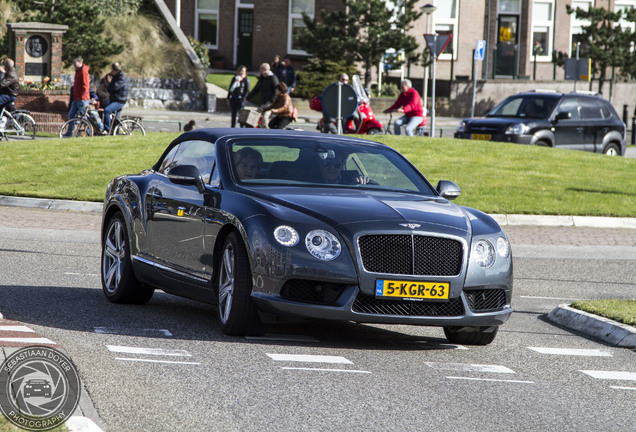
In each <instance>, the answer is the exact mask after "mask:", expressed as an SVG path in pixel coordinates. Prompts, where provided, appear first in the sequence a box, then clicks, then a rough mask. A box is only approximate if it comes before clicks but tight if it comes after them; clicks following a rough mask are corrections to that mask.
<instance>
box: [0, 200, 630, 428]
mask: <svg viewBox="0 0 636 432" xmlns="http://www.w3.org/2000/svg"><path fill="white" fill-rule="evenodd" d="M99 224H100V216H99V215H97V214H84V213H72V212H57V211H44V210H35V209H24V208H9V207H0V312H2V313H3V314H4V316H5V318H6V319H10V320H15V321H19V322H22V323H24V324H25V325H27V326H29V327H30V328H32V329H34V330H35V331H37V332H38V333H39V334H40V335H42V336H44V337H47V338H49V339H51V340H53V341H55V342H57V343H58V344H59V345H60V346H61V347H62V348H63V349H64V350H65V351H66V352H67V353H68V354H69V355H70V356H71V358H72V359H73V361H74V362H75V364H76V365H77V366H78V368H79V370H80V375H81V378H82V381H83V384H84V385H85V387H86V389H87V391H88V394H90V399H91V401H92V403H93V404H94V406H95V409H96V412H97V413H98V414H99V419H96V420H97V421H99V422H100V423H101V425H102V426H103V427H104V429H105V430H108V431H130V430H153V431H162V430H166V431H174V430H224V431H234V430H236V431H239V430H240V431H245V430H257V431H265V430H272V431H280V430H308V431H309V430H311V431H315V430H326V431H331V430H333V431H342V430H354V431H356V430H360V431H362V430H365V431H367V430H400V431H402V430H417V431H428V430H430V431H433V430H435V431H458V430H462V431H464V430H465V431H490V430H493V431H494V430H497V431H501V430H524V431H546V430H558V431H581V430H585V431H603V432H606V431H627V430H634V424H636V351H634V350H628V349H621V348H614V347H610V346H608V345H605V344H603V343H601V342H599V341H596V340H591V339H588V338H585V337H582V336H580V335H577V334H573V333H571V332H570V331H568V330H566V329H562V328H558V327H555V326H554V325H551V324H549V323H548V322H546V321H545V320H544V318H543V316H544V314H545V313H547V312H549V311H550V310H552V309H553V308H554V307H555V306H557V305H558V304H561V303H568V302H569V301H571V300H572V299H577V298H600V297H619V298H633V297H635V296H636V282H635V281H636V267H635V266H634V265H633V262H634V258H636V230H617V229H584V228H539V227H509V228H507V229H506V232H507V233H508V235H509V236H510V239H511V242H512V246H513V254H514V256H515V258H514V259H515V290H514V295H513V308H514V309H515V313H514V314H513V315H512V317H511V319H510V320H509V321H508V322H507V323H506V324H505V325H504V326H503V327H502V329H501V331H500V332H499V335H498V336H497V338H496V339H495V341H494V342H493V344H491V345H489V346H487V347H462V346H453V345H448V344H446V341H445V339H444V338H443V332H442V331H441V330H440V329H436V328H426V327H409V326H386V325H358V324H354V323H350V322H346V323H338V322H336V323H333V322H324V321H296V322H283V321H281V322H277V323H272V324H270V326H269V332H268V335H267V336H268V338H261V339H246V338H230V337H226V336H223V335H222V333H221V332H220V330H219V326H218V323H217V317H216V311H215V310H214V309H213V308H211V307H209V306H207V305H204V304H199V303H195V302H191V301H188V300H183V299H179V298H176V297H172V296H169V295H166V294H163V293H156V294H155V297H153V299H152V300H151V301H150V303H149V304H147V305H145V306H124V305H113V304H110V303H108V302H107V301H106V300H105V299H104V297H103V295H102V293H101V288H100V281H99V263H100V247H99V235H98V229H99ZM299 356H302V357H299Z"/></svg>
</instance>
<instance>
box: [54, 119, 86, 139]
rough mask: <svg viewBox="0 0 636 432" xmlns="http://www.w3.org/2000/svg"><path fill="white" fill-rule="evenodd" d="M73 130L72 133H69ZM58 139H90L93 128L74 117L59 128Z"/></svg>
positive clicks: (84, 121)
mask: <svg viewBox="0 0 636 432" xmlns="http://www.w3.org/2000/svg"><path fill="white" fill-rule="evenodd" d="M71 128H72V129H73V131H72V133H69V131H70V130H71ZM59 136H60V138H70V137H71V136H73V137H91V136H93V126H91V124H90V123H89V122H88V121H86V120H85V119H83V118H79V117H75V118H72V119H70V120H68V121H67V122H66V123H64V124H63V125H62V127H61V128H60V135H59Z"/></svg>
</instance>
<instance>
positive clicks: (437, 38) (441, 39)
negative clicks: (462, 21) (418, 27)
mask: <svg viewBox="0 0 636 432" xmlns="http://www.w3.org/2000/svg"><path fill="white" fill-rule="evenodd" d="M451 36H452V34H450V33H448V34H442V35H438V34H425V35H424V39H425V40H426V45H427V46H428V50H429V51H430V52H431V58H432V59H435V60H437V57H439V55H440V54H441V53H442V52H444V50H445V49H446V45H448V42H450V39H451Z"/></svg>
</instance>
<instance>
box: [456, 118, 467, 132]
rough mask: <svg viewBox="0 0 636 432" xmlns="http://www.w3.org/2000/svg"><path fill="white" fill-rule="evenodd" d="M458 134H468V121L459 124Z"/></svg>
mask: <svg viewBox="0 0 636 432" xmlns="http://www.w3.org/2000/svg"><path fill="white" fill-rule="evenodd" d="M457 132H466V120H462V121H460V122H459V126H457Z"/></svg>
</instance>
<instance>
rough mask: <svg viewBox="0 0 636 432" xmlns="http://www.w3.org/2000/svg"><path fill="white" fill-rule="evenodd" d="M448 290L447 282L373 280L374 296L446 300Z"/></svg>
mask: <svg viewBox="0 0 636 432" xmlns="http://www.w3.org/2000/svg"><path fill="white" fill-rule="evenodd" d="M449 291H450V284H449V283H448V282H413V281H399V280H376V281H375V296H376V297H384V298H397V299H407V300H408V299H435V300H448V294H449Z"/></svg>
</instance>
